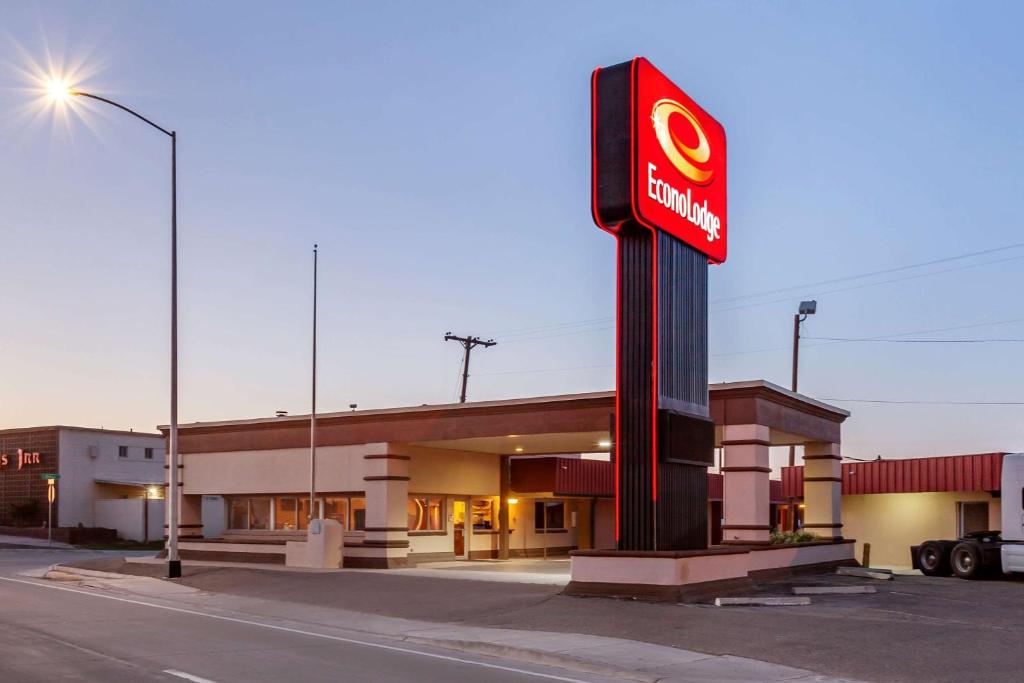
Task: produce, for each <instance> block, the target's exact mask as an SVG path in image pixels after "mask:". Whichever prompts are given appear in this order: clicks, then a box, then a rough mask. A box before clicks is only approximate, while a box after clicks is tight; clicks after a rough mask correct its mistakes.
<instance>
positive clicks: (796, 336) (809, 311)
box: [789, 299, 818, 531]
mask: <svg viewBox="0 0 1024 683" xmlns="http://www.w3.org/2000/svg"><path fill="white" fill-rule="evenodd" d="M817 312H818V302H817V301H815V300H814V299H812V300H810V301H801V302H800V307H799V308H797V313H796V315H794V316H793V378H792V379H793V382H792V385H791V386H790V388H791V389H792V390H793V392H794V393H795V392H796V390H797V386H798V379H799V370H800V323H802V322H803V321H804V320H806V319H807V316H809V315H814V314H815V313H817ZM795 464H796V446H790V447H789V466H790V467H793V466H794V465H795ZM794 502H795V501H794V499H793V498H790V499H789V522H790V525H789V526H790V529H791V530H794V531H795V530H796V510H795V508H794V506H793V504H794Z"/></svg>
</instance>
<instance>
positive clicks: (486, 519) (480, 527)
mask: <svg viewBox="0 0 1024 683" xmlns="http://www.w3.org/2000/svg"><path fill="white" fill-rule="evenodd" d="M473 528H474V529H476V530H477V531H490V530H491V529H493V528H494V500H493V499H491V498H479V499H477V500H474V501H473Z"/></svg>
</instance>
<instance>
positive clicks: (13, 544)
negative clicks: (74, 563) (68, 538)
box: [0, 535, 75, 550]
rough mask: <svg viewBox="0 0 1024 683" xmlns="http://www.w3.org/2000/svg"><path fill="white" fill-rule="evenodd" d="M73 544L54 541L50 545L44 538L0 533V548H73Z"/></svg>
mask: <svg viewBox="0 0 1024 683" xmlns="http://www.w3.org/2000/svg"><path fill="white" fill-rule="evenodd" d="M74 547H75V546H73V545H68V544H67V543H61V542H59V541H54V542H53V544H52V545H51V544H50V542H49V541H47V540H46V539H45V538H30V537H28V536H7V535H0V550H3V549H4V548H10V549H19V550H20V549H28V548H63V549H70V548H74Z"/></svg>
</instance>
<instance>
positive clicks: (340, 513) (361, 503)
mask: <svg viewBox="0 0 1024 683" xmlns="http://www.w3.org/2000/svg"><path fill="white" fill-rule="evenodd" d="M323 500H324V503H323V504H324V519H333V520H335V521H336V522H338V523H339V524H341V528H342V529H347V530H348V531H363V530H364V529H366V499H365V498H349V497H348V496H328V497H327V498H324V499H323Z"/></svg>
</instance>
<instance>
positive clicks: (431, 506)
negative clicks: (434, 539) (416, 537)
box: [407, 496, 445, 531]
mask: <svg viewBox="0 0 1024 683" xmlns="http://www.w3.org/2000/svg"><path fill="white" fill-rule="evenodd" d="M407 510H408V513H409V531H444V530H445V526H444V521H445V520H444V499H443V498H424V497H418V496H410V497H409V504H408V506H407Z"/></svg>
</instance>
